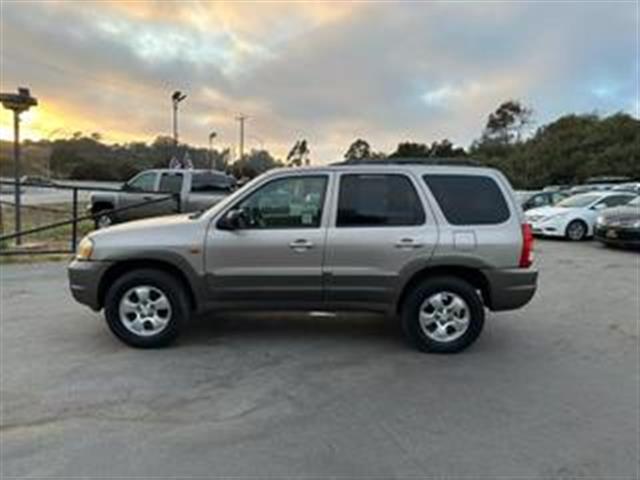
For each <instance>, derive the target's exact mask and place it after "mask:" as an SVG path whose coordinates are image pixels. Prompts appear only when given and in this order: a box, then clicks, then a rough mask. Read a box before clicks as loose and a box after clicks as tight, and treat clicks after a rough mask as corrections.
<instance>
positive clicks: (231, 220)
mask: <svg viewBox="0 0 640 480" xmlns="http://www.w3.org/2000/svg"><path fill="white" fill-rule="evenodd" d="M244 223H245V222H244V212H243V211H242V210H240V209H237V208H234V209H232V210H229V211H228V212H227V214H226V215H225V216H224V217H222V218H221V219H220V220H218V228H219V229H220V230H237V229H239V228H242V227H243V226H244Z"/></svg>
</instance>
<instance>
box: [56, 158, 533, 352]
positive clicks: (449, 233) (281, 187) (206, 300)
mask: <svg viewBox="0 0 640 480" xmlns="http://www.w3.org/2000/svg"><path fill="white" fill-rule="evenodd" d="M404 162H406V159H405V160H404ZM469 198H473V202H470V201H468V200H469ZM532 242H533V236H532V235H531V232H530V228H529V226H528V225H526V224H525V219H524V215H523V214H522V210H521V209H520V206H519V205H518V203H517V202H516V199H515V197H514V194H513V191H512V190H511V187H510V185H509V183H508V181H507V180H506V178H505V177H504V176H503V175H502V174H501V173H500V172H498V171H496V170H492V169H488V168H480V167H459V166H455V167H454V166H428V165H426V166H425V165H408V164H391V163H389V164H385V165H378V166H376V165H367V164H360V165H342V166H326V167H318V168H316V167H314V168H294V169H280V170H272V171H270V172H267V173H266V174H263V175H262V176H260V177H258V178H256V179H254V180H253V181H252V182H251V183H249V184H247V185H246V186H245V187H244V188H243V189H241V190H238V191H236V192H235V193H234V194H232V195H231V196H229V197H227V198H225V199H224V200H222V201H221V202H220V203H218V204H217V205H215V206H213V207H212V208H210V209H209V210H207V211H205V212H203V213H201V214H198V215H174V216H170V217H162V218H154V219H147V220H140V221H136V222H130V223H126V224H123V225H117V226H114V227H110V228H106V229H103V230H96V231H94V232H92V233H91V234H89V235H88V236H87V237H85V238H84V239H83V240H82V242H81V243H80V246H79V249H78V254H77V256H76V258H75V260H74V261H73V262H72V263H71V264H70V265H69V269H68V271H69V280H70V287H71V292H72V293H73V296H74V297H75V299H76V300H77V301H78V302H80V303H83V304H85V305H88V306H89V307H91V308H92V309H94V310H96V311H98V310H100V309H104V312H105V317H106V321H107V324H108V325H109V327H110V329H111V330H112V332H113V333H114V334H115V335H116V336H117V337H119V338H120V339H121V340H123V341H124V342H126V343H128V344H130V345H133V346H137V347H155V346H159V345H165V344H167V343H169V342H171V341H172V340H174V339H175V338H176V337H177V335H178V332H179V331H180V329H181V328H182V327H183V325H184V324H185V323H186V322H187V320H188V319H189V317H190V316H191V315H192V313H194V312H198V313H199V312H203V311H207V310H238V309H240V310H246V309H265V310H274V309H277V310H283V309H289V310H304V311H317V310H323V311H339V310H365V311H378V312H385V313H387V314H390V315H394V316H395V315H399V318H400V321H401V323H402V325H403V328H404V331H405V333H406V335H407V336H408V338H409V339H410V340H411V341H412V342H413V344H414V345H415V346H416V347H417V348H419V349H420V350H423V351H430V352H457V351H460V350H462V349H464V348H466V347H467V346H469V345H470V344H472V343H473V342H474V341H475V340H476V338H477V337H478V335H479V334H480V332H481V330H482V328H483V325H484V318H485V308H488V309H489V310H493V311H501V310H511V309H516V308H520V307H522V306H523V305H525V304H526V303H528V302H529V301H530V300H531V298H532V297H533V295H534V292H535V290H536V282H537V272H536V270H534V269H532V268H531V262H532V257H531V253H532Z"/></svg>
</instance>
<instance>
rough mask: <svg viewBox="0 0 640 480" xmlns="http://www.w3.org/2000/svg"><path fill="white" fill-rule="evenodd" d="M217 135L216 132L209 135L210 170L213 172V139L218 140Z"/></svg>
mask: <svg viewBox="0 0 640 480" xmlns="http://www.w3.org/2000/svg"><path fill="white" fill-rule="evenodd" d="M216 135H217V133H216V132H211V133H210V134H209V170H213V139H214V138H216Z"/></svg>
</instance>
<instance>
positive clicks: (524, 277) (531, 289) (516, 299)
mask: <svg viewBox="0 0 640 480" xmlns="http://www.w3.org/2000/svg"><path fill="white" fill-rule="evenodd" d="M483 273H484V275H485V277H486V279H487V281H488V283H489V285H488V287H489V292H488V294H489V295H488V296H489V298H487V299H485V301H486V302H487V306H488V307H489V309H490V310H493V311H500V310H514V309H516V308H520V307H522V306H524V305H526V304H527V303H529V301H531V299H532V298H533V296H534V294H535V293H536V288H537V286H538V271H537V270H534V269H525V268H510V269H500V270H484V271H483Z"/></svg>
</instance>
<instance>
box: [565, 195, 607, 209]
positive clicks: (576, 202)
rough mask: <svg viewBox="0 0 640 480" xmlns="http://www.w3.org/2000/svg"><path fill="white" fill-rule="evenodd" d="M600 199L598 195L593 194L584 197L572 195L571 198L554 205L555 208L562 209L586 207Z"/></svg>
mask: <svg viewBox="0 0 640 480" xmlns="http://www.w3.org/2000/svg"><path fill="white" fill-rule="evenodd" d="M600 198H601V196H600V195H593V194H584V195H574V196H572V197H569V198H566V199H564V200H562V201H561V202H559V203H558V204H556V207H562V208H580V207H586V206H587V205H591V204H592V203H593V202H595V201H596V200H599V199H600Z"/></svg>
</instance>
